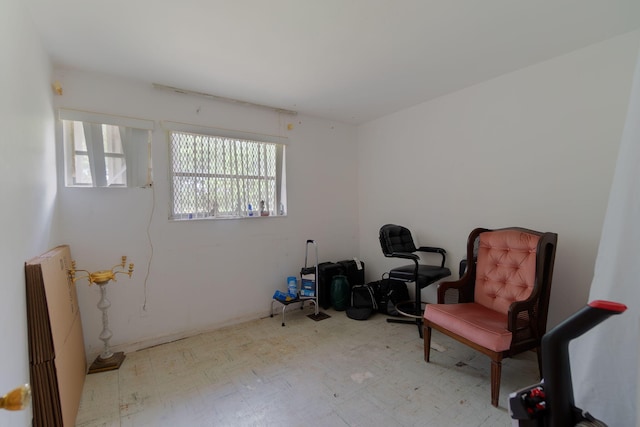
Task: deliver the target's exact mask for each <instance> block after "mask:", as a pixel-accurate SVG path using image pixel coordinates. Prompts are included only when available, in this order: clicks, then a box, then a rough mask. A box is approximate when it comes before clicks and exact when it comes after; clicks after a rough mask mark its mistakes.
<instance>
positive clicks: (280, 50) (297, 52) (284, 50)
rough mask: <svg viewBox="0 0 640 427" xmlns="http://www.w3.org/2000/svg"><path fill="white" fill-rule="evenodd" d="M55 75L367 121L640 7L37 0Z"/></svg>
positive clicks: (402, 0)
mask: <svg viewBox="0 0 640 427" xmlns="http://www.w3.org/2000/svg"><path fill="white" fill-rule="evenodd" d="M26 3H27V5H28V8H29V10H30V12H31V15H32V17H33V20H34V22H35V24H36V27H37V28H38V31H40V33H41V36H42V40H43V43H44V45H45V48H46V49H47V51H48V52H49V53H50V55H51V58H52V60H53V62H54V64H56V65H58V66H64V67H72V68H78V69H84V70H89V71H99V72H104V73H108V74H114V75H119V76H125V77H129V78H133V79H136V80H142V81H145V82H148V83H149V84H152V83H159V84H163V85H169V86H175V87H180V88H184V89H189V90H193V91H199V92H207V93H211V94H215V95H219V96H224V97H230V98H235V99H239V100H243V101H248V102H253V103H258V104H266V105H271V106H274V107H280V108H285V109H292V110H297V111H299V112H300V113H304V114H308V115H313V116H318V117H323V118H327V119H330V120H337V121H342V122H346V123H354V124H358V123H364V122H366V121H369V120H372V119H375V118H378V117H381V116H384V115H386V114H389V113H392V112H395V111H398V110H401V109H403V108H406V107H409V106H412V105H416V104H419V103H421V102H424V101H426V100H429V99H432V98H434V97H437V96H440V95H443V94H446V93H449V92H452V91H455V90H458V89H461V88H464V87H467V86H470V85H473V84H476V83H479V82H482V81H485V80H488V79H491V78H493V77H496V76H499V75H501V74H504V73H508V72H511V71H514V70H517V69H520V68H523V67H526V66H528V65H531V64H534V63H536V62H540V61H544V60H547V59H550V58H553V57H555V56H558V55H561V54H564V53H567V52H570V51H572V50H575V49H578V48H581V47H584V46H587V45H589V44H593V43H596V42H599V41H602V40H605V39H608V38H611V37H614V36H616V35H619V34H622V33H626V32H628V31H631V30H634V29H637V28H640V0H395V1H394V0H174V1H167V0H110V1H93V0H56V1H51V0H26Z"/></svg>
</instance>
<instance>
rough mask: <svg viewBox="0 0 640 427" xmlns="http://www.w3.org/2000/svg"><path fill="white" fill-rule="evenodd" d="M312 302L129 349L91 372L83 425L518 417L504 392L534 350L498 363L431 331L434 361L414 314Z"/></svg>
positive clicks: (528, 380) (444, 422) (441, 422)
mask: <svg viewBox="0 0 640 427" xmlns="http://www.w3.org/2000/svg"><path fill="white" fill-rule="evenodd" d="M324 311H325V312H326V313H327V314H329V315H331V317H330V318H328V319H325V320H322V321H318V322H316V321H313V320H311V319H309V318H308V317H307V316H306V315H307V314H309V313H312V309H311V308H307V307H305V309H304V310H303V311H302V310H298V309H296V308H295V307H292V308H290V309H289V310H288V312H287V318H286V320H287V325H286V326H285V327H282V326H281V321H282V319H281V316H279V315H276V316H274V317H273V318H265V319H260V320H256V321H251V322H247V323H242V324H239V325H236V326H232V327H227V328H223V329H219V330H216V331H213V332H209V333H205V334H201V335H197V336H194V337H190V338H187V339H183V340H179V341H175V342H172V343H168V344H164V345H160V346H156V347H153V348H149V349H145V350H140V351H137V352H134V353H129V354H127V357H126V359H125V361H124V363H123V365H122V367H121V368H120V369H119V370H118V371H111V372H104V373H99V374H92V375H88V376H87V379H86V383H85V386H84V390H83V395H82V402H81V405H80V411H79V414H78V418H77V423H76V426H82V427H89V426H127V427H129V426H131V427H133V426H136V427H141V426H186V425H188V426H216V427H217V426H323V427H324V426H331V427H333V426H345V427H346V426H349V427H356V426H367V427H374V426H434V427H438V426H446V427H452V426H478V427H480V426H483V427H495V426H511V425H512V422H511V418H510V417H509V414H508V410H507V409H506V408H507V407H508V406H507V401H508V394H509V392H511V391H514V390H517V389H519V388H522V387H524V386H527V385H529V384H532V383H535V382H536V381H537V363H536V358H535V354H534V353H531V352H528V353H526V354H524V355H521V356H518V357H516V358H514V359H507V360H505V361H504V363H503V370H502V386H501V396H500V407H498V408H494V407H492V406H491V404H490V387H489V372H490V361H489V359H488V358H487V357H486V356H484V355H482V354H479V353H477V352H474V351H473V350H470V349H468V348H466V347H465V346H462V345H461V344H458V343H456V342H455V341H451V340H449V339H448V338H447V337H445V336H443V335H441V334H439V333H438V332H434V337H433V347H434V348H435V349H436V350H437V351H432V353H431V363H428V364H427V363H425V362H424V359H423V349H422V340H421V339H420V338H419V336H418V331H417V328H416V327H414V326H411V325H401V324H393V323H387V322H386V321H385V316H383V315H379V314H378V315H375V316H373V317H372V318H371V319H369V320H367V321H355V320H351V319H349V318H347V317H346V315H345V313H344V312H336V311H333V310H324Z"/></svg>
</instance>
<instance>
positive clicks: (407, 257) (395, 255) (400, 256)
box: [384, 252, 420, 262]
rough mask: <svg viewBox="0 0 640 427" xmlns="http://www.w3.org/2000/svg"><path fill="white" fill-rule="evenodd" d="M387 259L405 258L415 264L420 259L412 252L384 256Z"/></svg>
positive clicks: (392, 253)
mask: <svg viewBox="0 0 640 427" xmlns="http://www.w3.org/2000/svg"><path fill="white" fill-rule="evenodd" d="M384 256H386V257H387V258H404V259H411V260H413V261H415V262H418V260H419V259H420V257H419V256H418V255H416V254H412V253H411V252H391V253H390V254H384Z"/></svg>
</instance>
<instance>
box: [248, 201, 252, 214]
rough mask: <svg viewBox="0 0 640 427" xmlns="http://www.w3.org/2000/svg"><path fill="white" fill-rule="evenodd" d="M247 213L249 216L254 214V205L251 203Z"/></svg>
mask: <svg viewBox="0 0 640 427" xmlns="http://www.w3.org/2000/svg"><path fill="white" fill-rule="evenodd" d="M247 213H248V214H249V216H253V207H252V206H251V203H249V206H248V209H247Z"/></svg>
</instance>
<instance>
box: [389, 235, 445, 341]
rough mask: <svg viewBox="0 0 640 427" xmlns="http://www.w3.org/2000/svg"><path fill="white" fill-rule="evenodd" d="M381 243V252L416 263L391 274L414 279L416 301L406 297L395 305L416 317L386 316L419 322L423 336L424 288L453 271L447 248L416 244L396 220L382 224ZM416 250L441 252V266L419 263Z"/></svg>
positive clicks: (393, 277) (393, 270)
mask: <svg viewBox="0 0 640 427" xmlns="http://www.w3.org/2000/svg"><path fill="white" fill-rule="evenodd" d="M380 246H381V247H382V253H383V254H384V256H385V257H387V258H403V259H408V260H412V261H413V264H408V265H404V266H401V267H396V268H394V269H392V270H391V271H389V278H390V279H396V280H402V281H403V282H413V283H415V299H414V301H405V302H401V303H399V304H397V306H396V309H397V310H398V311H399V312H400V313H401V314H403V315H405V316H407V317H412V318H414V320H401V319H387V322H393V323H409V324H415V325H417V326H418V332H419V334H420V338H422V301H421V298H420V293H421V290H422V289H423V288H425V287H427V286H429V285H431V284H432V283H435V282H437V281H438V280H440V279H444V278H445V277H448V276H450V275H451V271H450V270H449V269H448V268H447V267H445V266H444V263H445V261H446V251H445V250H444V249H442V248H437V247H433V246H421V247H419V248H416V246H415V244H414V243H413V238H412V237H411V232H410V231H409V229H408V228H406V227H402V226H400V225H395V224H386V225H383V226H382V227H381V228H380ZM415 252H429V253H436V254H440V255H441V256H442V262H441V263H440V265H439V266H437V265H427V264H420V257H419V256H418V255H417V254H416V253H415Z"/></svg>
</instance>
